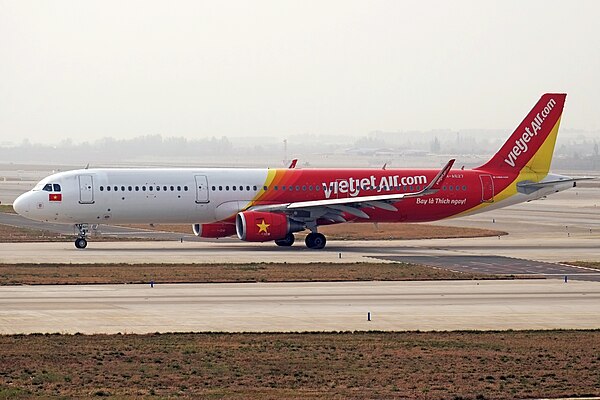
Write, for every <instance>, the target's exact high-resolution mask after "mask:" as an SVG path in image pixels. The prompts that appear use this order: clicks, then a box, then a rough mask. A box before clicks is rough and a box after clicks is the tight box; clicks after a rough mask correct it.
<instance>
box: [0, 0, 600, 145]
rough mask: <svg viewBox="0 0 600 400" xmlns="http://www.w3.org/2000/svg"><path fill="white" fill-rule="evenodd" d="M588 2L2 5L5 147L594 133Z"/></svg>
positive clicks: (599, 83)
mask: <svg viewBox="0 0 600 400" xmlns="http://www.w3.org/2000/svg"><path fill="white" fill-rule="evenodd" d="M599 16H600V2H598V1H563V0H561V1H523V0H518V1H508V0H502V1H497V2H491V1H481V0H476V1H399V0H393V1H348V0H340V1H323V0H318V1H306V0H303V1H288V0H274V1H257V0H252V1H197V0H194V1H152V0H143V1H129V0H128V1H116V0H115V1H112V0H102V1H84V0H72V1H61V0H53V1H47V0H40V1H28V0H19V1H17V0H13V1H6V0H0V142H2V141H8V140H10V141H15V142H20V140H22V138H24V137H29V138H30V140H32V141H35V142H44V143H48V142H52V141H59V140H61V139H65V138H71V139H73V140H74V141H83V140H95V139H98V138H100V137H104V136H114V137H126V138H129V137H134V136H139V135H146V134H157V133H159V134H163V135H165V136H186V137H189V138H193V137H201V136H213V135H215V136H221V135H228V136H256V135H273V136H276V135H278V136H282V137H283V136H286V135H296V134H304V133H312V134H349V135H363V134H366V133H368V132H371V131H374V130H412V129H419V130H429V129H437V128H450V129H461V128H506V129H512V128H513V127H515V126H516V125H517V124H518V122H520V121H521V119H522V118H523V117H524V116H525V114H526V113H527V111H529V109H530V108H531V107H532V106H533V104H534V103H535V102H536V101H537V100H538V98H539V96H540V95H541V94H542V93H544V92H549V91H560V92H563V91H564V92H567V93H568V97H567V104H566V109H565V114H564V117H563V125H562V126H563V128H579V129H594V130H596V129H600V111H599V110H598V108H599V98H600V23H599V22H598V18H599Z"/></svg>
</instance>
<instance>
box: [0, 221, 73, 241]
mask: <svg viewBox="0 0 600 400" xmlns="http://www.w3.org/2000/svg"><path fill="white" fill-rule="evenodd" d="M72 238H73V237H71V236H65V235H61V234H59V233H54V232H49V231H43V230H36V229H28V228H18V227H16V226H11V225H0V242H1V243H23V242H66V241H71V240H72Z"/></svg>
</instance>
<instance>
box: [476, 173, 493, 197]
mask: <svg viewBox="0 0 600 400" xmlns="http://www.w3.org/2000/svg"><path fill="white" fill-rule="evenodd" d="M479 179H480V180H481V202H482V203H493V202H494V180H493V179H492V176H491V175H479Z"/></svg>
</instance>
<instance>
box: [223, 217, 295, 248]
mask: <svg viewBox="0 0 600 400" xmlns="http://www.w3.org/2000/svg"><path fill="white" fill-rule="evenodd" d="M235 229H236V231H237V235H238V237H239V238H240V239H241V240H245V241H247V242H266V241H269V240H280V239H283V238H285V237H286V236H287V235H288V234H291V233H294V232H300V231H302V230H304V224H303V223H301V222H298V221H295V220H293V219H290V218H288V216H287V215H285V214H276V213H271V212H260V211H243V212H241V213H239V214H238V215H237V216H236V217H235Z"/></svg>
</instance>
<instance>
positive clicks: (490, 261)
mask: <svg viewBox="0 0 600 400" xmlns="http://www.w3.org/2000/svg"><path fill="white" fill-rule="evenodd" d="M381 259H383V260H387V261H398V262H405V263H413V264H420V265H428V266H432V267H437V268H444V269H449V270H452V271H458V272H472V273H482V274H492V275H519V276H533V277H540V278H556V279H563V280H564V279H565V277H566V278H567V281H568V280H569V279H571V280H572V279H576V280H583V281H595V282H600V270H597V269H592V268H583V267H575V266H570V265H562V264H556V263H548V262H540V261H532V260H523V259H519V258H513V257H502V256H462V255H461V256H455V255H446V256H412V257H411V256H388V257H381Z"/></svg>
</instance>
